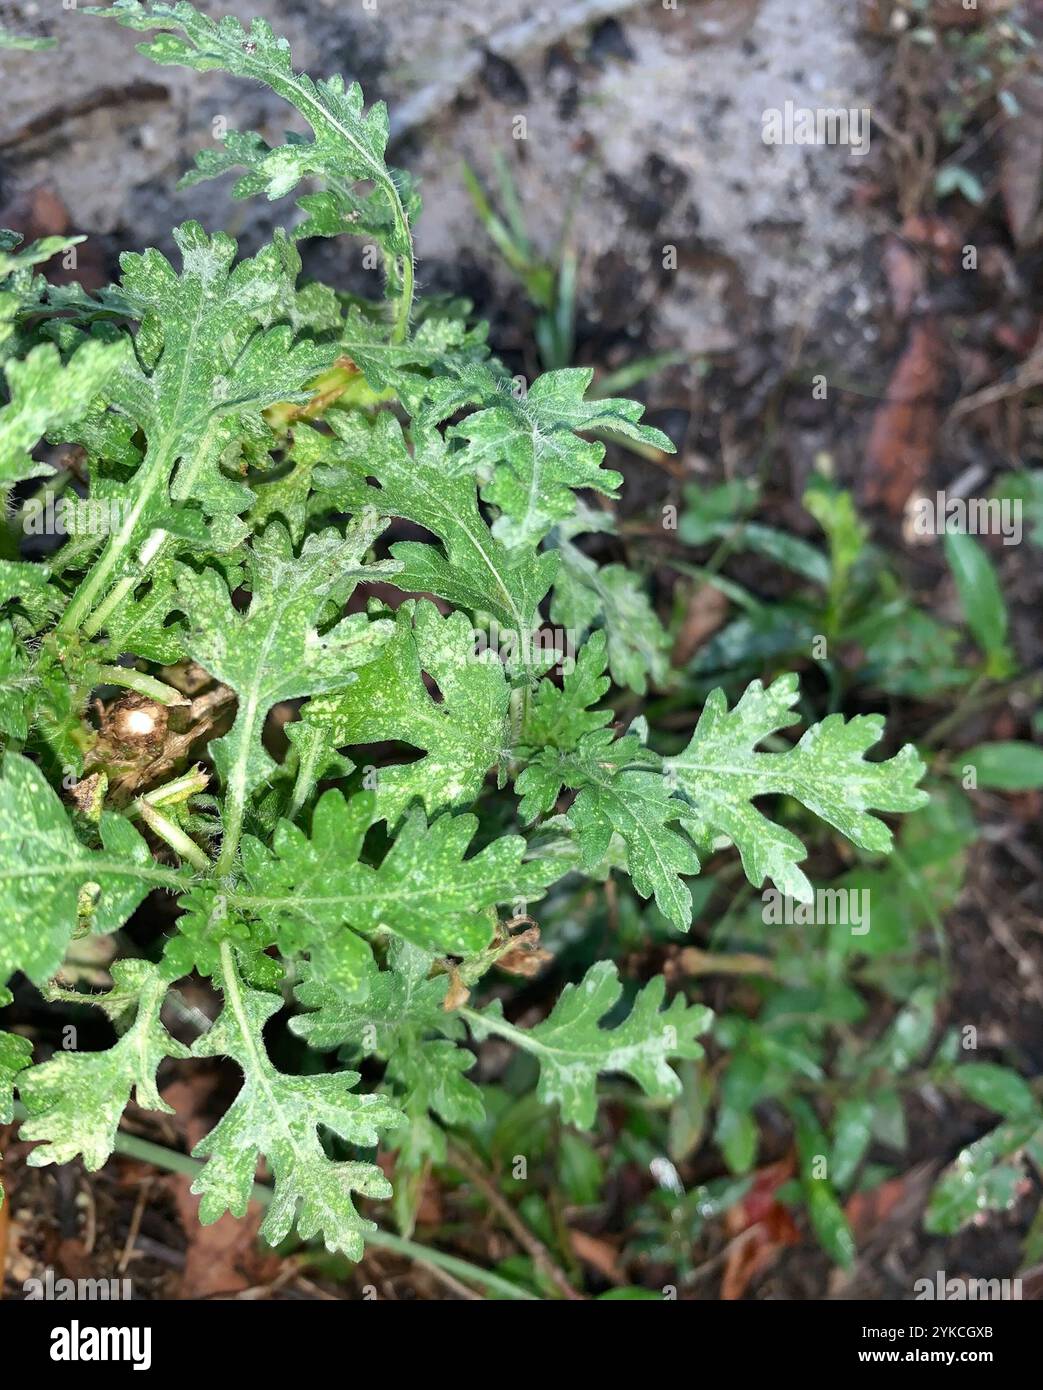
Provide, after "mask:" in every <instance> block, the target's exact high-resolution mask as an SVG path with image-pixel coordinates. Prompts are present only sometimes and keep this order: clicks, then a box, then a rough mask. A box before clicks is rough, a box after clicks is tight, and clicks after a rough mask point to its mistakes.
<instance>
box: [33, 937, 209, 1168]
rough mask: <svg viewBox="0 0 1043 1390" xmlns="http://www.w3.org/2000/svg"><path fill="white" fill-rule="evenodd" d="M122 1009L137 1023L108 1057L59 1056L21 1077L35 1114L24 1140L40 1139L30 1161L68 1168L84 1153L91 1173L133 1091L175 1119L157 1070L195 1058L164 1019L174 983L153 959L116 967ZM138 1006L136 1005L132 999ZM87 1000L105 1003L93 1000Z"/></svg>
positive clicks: (107, 1150)
mask: <svg viewBox="0 0 1043 1390" xmlns="http://www.w3.org/2000/svg"><path fill="white" fill-rule="evenodd" d="M112 978H113V982H114V989H115V992H116V994H117V996H118V1009H119V1012H120V1013H123V1012H124V1011H125V1010H126V1008H127V1007H128V1006H129V1007H130V1008H131V1009H132V1010H133V1012H134V1019H133V1022H132V1023H131V1024H130V1025H129V1027H128V1028H127V1030H126V1032H124V1034H123V1036H122V1037H121V1038H120V1039H119V1041H118V1042H117V1043H116V1044H115V1045H114V1046H113V1047H110V1048H109V1049H108V1051H107V1052H56V1053H55V1054H54V1056H53V1057H51V1058H50V1060H49V1061H47V1062H42V1063H41V1064H40V1065H39V1066H35V1067H30V1068H29V1069H28V1070H27V1071H25V1072H22V1074H21V1075H20V1076H19V1078H18V1090H19V1093H20V1095H21V1098H22V1101H23V1103H24V1105H25V1108H26V1110H27V1112H28V1118H27V1119H26V1120H25V1122H24V1123H23V1125H22V1127H21V1130H20V1131H19V1136H20V1138H22V1139H28V1140H32V1141H42V1142H40V1147H39V1148H36V1149H34V1150H33V1151H32V1153H31V1154H30V1155H29V1163H30V1164H32V1165H33V1166H34V1167H41V1166H43V1165H44V1164H47V1163H68V1162H69V1161H70V1160H71V1159H73V1158H75V1157H76V1156H77V1155H79V1154H82V1155H83V1161H84V1163H85V1164H86V1167H87V1169H88V1171H89V1172H93V1171H94V1170H95V1169H96V1168H100V1167H101V1165H102V1164H103V1163H104V1162H105V1161H106V1160H107V1159H108V1157H109V1155H110V1154H111V1153H112V1150H113V1147H114V1145H115V1142H116V1131H117V1129H118V1128H119V1122H120V1118H121V1116H122V1115H123V1111H124V1110H125V1109H126V1107H127V1105H128V1103H129V1101H130V1097H131V1092H133V1093H134V1095H135V1098H136V1100H137V1103H138V1105H140V1106H142V1107H143V1108H145V1109H147V1110H161V1111H163V1112H164V1113H166V1114H168V1115H169V1114H172V1113H173V1111H172V1110H171V1108H170V1106H169V1105H167V1104H165V1103H164V1101H163V1100H162V1099H161V1097H160V1095H159V1092H158V1091H157V1089H156V1071H157V1069H158V1068H159V1066H160V1065H161V1064H162V1062H163V1061H164V1060H165V1059H166V1058H167V1057H188V1056H189V1051H188V1048H187V1047H184V1046H183V1045H182V1044H181V1043H179V1042H178V1041H177V1040H176V1039H175V1038H172V1037H171V1036H170V1034H169V1033H168V1032H167V1030H166V1029H165V1028H164V1027H163V1024H162V1022H161V1021H160V1011H161V1009H162V1007H163V1001H164V999H165V998H166V994H167V982H166V981H165V980H164V979H163V977H162V976H161V974H160V973H159V971H158V970H157V968H156V967H155V966H154V965H151V964H150V963H149V962H147V961H136V960H127V961H118V962H117V963H116V964H115V965H113V967H112ZM131 1001H133V1002H131ZM85 1002H90V1003H95V1002H98V1003H101V1004H103V1005H104V1004H105V1002H106V1001H105V999H104V997H103V998H102V999H100V1000H94V999H91V998H90V997H89V996H85Z"/></svg>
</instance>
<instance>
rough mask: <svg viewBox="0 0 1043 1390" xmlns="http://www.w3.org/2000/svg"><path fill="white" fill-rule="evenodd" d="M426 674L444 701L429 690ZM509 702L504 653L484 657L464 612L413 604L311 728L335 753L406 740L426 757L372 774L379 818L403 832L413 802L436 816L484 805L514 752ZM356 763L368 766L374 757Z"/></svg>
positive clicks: (316, 705)
mask: <svg viewBox="0 0 1043 1390" xmlns="http://www.w3.org/2000/svg"><path fill="white" fill-rule="evenodd" d="M425 671H426V672H427V674H428V675H429V676H430V677H431V678H432V679H433V680H434V682H435V683H436V685H437V686H438V690H439V692H440V694H441V700H438V701H436V700H435V699H434V698H433V697H432V695H431V694H430V693H429V691H428V689H427V686H426V685H425V684H424V676H423V673H424V672H425ZM508 700H509V691H508V688H507V681H506V677H505V676H504V670H503V665H502V663H501V662H500V660H499V658H498V657H497V655H496V653H495V652H489V653H485V654H483V656H482V657H479V656H478V655H476V653H475V639H474V632H473V629H472V627H471V624H470V623H469V622H468V621H467V618H466V616H465V615H464V614H463V613H453V614H452V615H451V616H450V617H448V618H443V617H441V616H440V615H439V612H438V610H437V608H435V606H434V604H433V603H426V602H421V603H418V604H413V603H404V604H403V605H402V606H401V608H399V610H398V613H397V614H396V621H395V629H394V634H393V635H392V637H391V640H390V641H389V642H388V643H387V645H386V646H385V647H384V649H383V650H382V651H381V652H380V654H379V656H378V657H377V658H376V660H374V661H372V662H370V664H369V665H368V666H366V667H364V668H363V669H362V670H361V671H360V672H359V674H358V679H357V680H356V681H355V682H354V683H353V684H352V685H350V686H348V687H346V689H344V690H342V691H338V692H337V693H336V694H333V695H326V696H320V697H317V698H316V699H313V700H310V701H309V702H308V705H307V707H306V708H305V711H304V720H305V722H306V723H308V724H316V725H318V726H319V727H320V728H321V729H322V731H323V733H324V735H325V738H326V741H327V743H328V745H329V746H330V747H335V748H336V747H341V746H343V745H352V746H353V747H354V746H356V745H359V744H367V743H382V742H384V741H385V740H387V739H396V740H398V741H399V742H401V743H407V744H410V745H412V746H413V747H414V748H420V749H423V751H424V753H425V754H426V756H425V757H423V758H421V759H419V761H416V762H411V763H403V764H396V765H391V766H381V767H379V768H378V769H376V770H375V772H374V773H373V774H372V775H373V776H374V777H375V779H376V793H377V815H378V816H383V817H386V819H387V821H388V823H389V824H391V825H393V824H394V823H395V822H396V821H397V820H398V818H399V816H400V815H401V814H402V812H403V811H404V810H405V808H406V807H407V806H408V805H409V803H410V802H411V801H414V800H417V801H420V802H422V803H423V805H424V808H425V809H426V810H427V812H428V814H432V813H434V812H435V811H438V810H440V809H441V808H442V807H444V806H453V805H456V804H458V803H460V802H463V801H473V800H474V799H475V797H477V795H478V793H479V792H480V791H481V788H482V783H483V782H484V780H485V775H486V773H487V772H488V771H489V769H490V767H492V766H493V764H494V763H496V762H497V761H498V760H499V758H500V757H501V755H502V754H503V752H504V743H505V739H506V729H505V721H506V717H507V705H508ZM354 756H355V761H356V762H358V763H360V764H363V763H365V756H364V754H357V755H354Z"/></svg>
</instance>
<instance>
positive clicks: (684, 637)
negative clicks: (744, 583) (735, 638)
mask: <svg viewBox="0 0 1043 1390" xmlns="http://www.w3.org/2000/svg"><path fill="white" fill-rule="evenodd" d="M727 616H728V600H727V599H726V598H725V596H724V595H723V594H722V593H721V591H720V589H718V588H717V587H716V585H714V584H700V585H699V587H698V588H697V589H696V590H695V592H694V593H693V594H692V596H691V598H690V599H689V600H688V608H687V611H686V612H685V615H684V622H683V623H682V624H681V631H680V632H679V633H678V634H677V641H676V642H675V643H674V654H673V664H674V665H675V666H687V664H688V662H689V661H691V659H692V657H693V656H694V655H695V654H696V652H697V651H698V650H699V648H700V647H701V646H702V645H703V643H704V642H705V641H706V639H707V638H708V637H711V636H712V635H713V634H714V633H715V632H716V631H717V629H718V628H719V627H720V626H721V625H722V623H723V622H724V620H725V618H726V617H727Z"/></svg>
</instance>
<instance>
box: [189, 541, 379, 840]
mask: <svg viewBox="0 0 1043 1390" xmlns="http://www.w3.org/2000/svg"><path fill="white" fill-rule="evenodd" d="M383 525H384V523H383V522H381V521H379V520H378V519H376V518H375V517H363V518H360V519H359V520H358V521H357V522H356V523H354V524H353V525H352V527H351V528H350V530H349V531H348V534H347V535H346V536H342V535H341V534H340V533H339V532H338V531H333V530H330V531H323V532H319V533H317V534H314V535H311V536H309V537H308V539H307V540H306V541H305V543H304V545H303V547H302V549H301V552H300V554H299V555H295V554H294V553H293V547H292V545H291V544H290V538H289V535H288V534H287V532H286V530H285V528H284V527H282V526H281V525H280V524H279V523H278V522H273V523H272V524H271V525H270V526H269V527H268V528H267V530H266V531H265V532H264V533H263V534H262V535H261V536H260V537H258V539H257V540H256V542H255V543H254V546H253V548H252V549H251V551H250V556H249V561H248V568H249V575H248V580H247V583H248V586H249V588H250V590H251V593H252V599H251V602H250V607H249V609H248V610H247V611H246V613H239V612H238V611H237V610H236V608H235V607H234V605H233V603H232V598H231V595H230V593H229V591H228V585H227V583H226V581H225V580H224V578H223V577H222V576H221V575H220V574H219V573H218V572H217V571H216V570H214V569H209V568H208V569H204V570H201V571H199V572H198V573H197V572H196V571H195V570H191V569H189V568H188V566H186V565H183V566H181V568H180V571H179V577H178V593H179V595H180V603H181V606H182V607H183V609H184V611H185V614H186V616H187V619H188V624H189V632H188V635H187V637H186V641H185V645H186V648H187V650H188V652H189V653H190V654H191V656H192V657H193V659H194V660H196V661H198V662H199V664H200V665H201V666H203V667H204V668H205V669H206V670H207V671H209V672H210V673H211V674H212V675H214V676H216V677H217V679H218V680H221V681H224V683H225V684H226V685H230V686H231V687H232V689H233V690H234V691H235V692H236V694H237V695H238V696H239V709H238V713H237V715H236V719H235V723H234V724H233V726H232V729H231V732H230V733H228V734H226V735H225V736H224V737H223V738H221V739H218V740H217V741H216V742H215V743H212V744H211V745H210V753H211V756H212V757H213V758H214V762H215V764H216V766H217V769H218V771H219V772H220V773H221V776H222V778H223V779H224V782H225V786H226V788H227V791H228V796H229V798H230V800H231V803H232V805H233V807H238V808H239V811H241V808H242V805H243V803H244V802H245V800H246V798H247V797H248V796H249V795H250V793H251V792H253V791H254V790H255V789H256V788H257V787H258V786H260V785H261V784H262V783H263V782H264V781H265V780H266V779H267V778H268V777H270V776H271V774H272V772H274V770H275V766H276V765H275V763H274V761H273V760H272V758H271V757H270V756H269V755H268V753H267V752H266V751H265V749H264V747H263V746H262V744H261V730H262V728H263V726H264V721H265V719H266V717H267V715H268V711H269V710H270V709H271V708H272V706H273V705H274V704H276V703H277V702H278V701H279V700H290V699H294V698H296V697H299V696H302V695H311V694H314V693H315V692H317V691H327V690H334V689H337V688H338V687H340V686H343V685H345V684H346V683H347V682H349V681H350V680H351V679H352V678H353V674H354V671H355V668H356V667H359V666H362V665H364V664H365V663H366V662H367V661H371V660H372V659H373V658H374V656H376V654H377V652H378V651H379V649H380V647H381V646H382V644H383V643H384V642H385V641H386V640H387V638H388V637H389V636H390V633H391V624H390V623H388V622H373V623H371V622H370V621H369V620H368V619H367V618H366V616H365V614H362V613H356V614H353V615H351V616H350V617H347V618H342V619H341V620H340V621H339V622H337V623H335V624H334V625H333V626H331V627H329V628H328V629H327V630H324V631H322V632H320V631H319V628H318V621H319V617H320V614H321V612H322V610H323V607H324V605H325V603H326V602H327V601H328V600H332V599H334V598H335V599H336V601H337V603H338V604H339V605H343V603H344V602H345V601H346V599H347V597H348V595H349V594H350V592H351V590H352V589H353V588H354V587H355V584H356V582H357V581H358V580H360V579H365V578H368V577H369V576H371V575H372V576H374V577H376V576H378V575H380V574H383V573H386V572H387V570H388V568H389V567H388V566H386V565H384V566H379V565H373V566H366V565H364V563H363V557H364V555H365V553H366V551H367V550H368V549H369V547H370V545H371V544H372V542H373V539H374V538H375V536H377V535H378V534H379V532H380V531H381V530H382V529H383ZM237 813H238V812H237ZM229 829H231V832H232V833H233V834H235V833H236V830H237V827H235V826H234V825H233V826H231V827H228V826H226V833H227V832H228V831H229Z"/></svg>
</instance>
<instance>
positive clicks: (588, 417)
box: [449, 367, 674, 548]
mask: <svg viewBox="0 0 1043 1390" xmlns="http://www.w3.org/2000/svg"><path fill="white" fill-rule="evenodd" d="M593 377H594V371H593V368H591V367H567V368H564V369H562V370H560V371H553V372H545V373H544V374H543V376H540V377H537V379H536V380H535V381H534V382H533V384H532V386H531V387H530V388H529V389H528V391H527V392H526V393H525V394H524V395H522V396H518V395H516V394H515V393H514V392H513V391H512V390H511V389H510V387H511V386H512V385H513V383H511V382H509V381H508V382H506V383H505V382H500V381H497V380H495V379H493V378H492V377H491V374H490V375H489V387H490V388H491V389H487V390H486V391H483V392H481V395H480V397H479V399H480V401H481V403H482V404H485V402H486V401H487V400H488V399H489V397H490V395H491V397H492V400H493V403H492V404H490V405H487V406H486V408H485V409H482V410H479V411H477V412H475V413H474V414H471V415H469V416H468V417H467V418H466V419H465V420H464V421H463V422H462V423H461V424H459V425H454V426H453V427H452V428H451V429H450V430H449V436H450V438H453V439H463V440H466V441H467V442H466V445H465V447H464V449H463V450H462V451H461V452H460V453H459V454H456V455H454V456H453V465H454V468H456V469H457V470H463V469H466V470H467V471H468V472H471V473H474V474H476V475H477V476H478V477H479V478H482V479H483V480H484V486H483V489H482V496H483V497H484V498H485V500H486V501H487V502H489V503H491V504H492V505H493V506H495V507H498V508H499V511H500V515H499V517H498V519H497V521H496V523H495V524H494V526H493V534H494V535H495V536H496V537H497V539H498V540H501V541H503V542H504V544H505V545H507V546H510V547H512V548H514V547H523V546H529V547H531V546H534V545H536V544H538V543H539V541H541V540H542V539H543V537H544V536H545V535H546V534H547V532H548V531H549V530H550V529H551V527H552V526H553V525H554V524H555V523H556V522H558V521H562V520H564V519H565V518H566V517H568V516H571V515H572V513H573V511H574V510H575V506H576V499H575V496H574V495H573V490H574V489H576V488H593V489H595V490H596V491H598V492H602V493H606V494H608V495H609V496H614V495H615V494H616V490H617V489H618V487H619V485H620V483H621V482H622V481H623V480H622V477H621V475H620V474H619V473H615V472H612V471H611V470H609V469H602V467H601V464H602V461H603V459H604V457H605V446H604V444H602V443H600V442H595V441H589V440H584V439H580V438H579V437H578V436H577V434H576V433H575V431H577V430H586V431H590V430H609V431H611V432H613V433H616V434H619V435H622V436H624V437H626V438H630V439H637V440H640V441H641V442H642V443H644V444H649V445H652V446H654V447H655V448H659V449H664V450H665V451H666V452H668V453H673V452H674V446H673V444H672V443H671V442H670V440H669V439H668V438H667V437H666V435H664V434H662V433H661V432H660V431H659V430H655V429H650V428H649V427H648V426H645V425H639V424H638V423H637V422H638V420H639V419H640V417H641V415H642V414H643V413H644V410H643V407H642V406H640V405H639V404H637V402H636V401H628V400H613V399H608V400H593V401H588V400H585V399H584V397H585V395H586V392H587V389H588V388H589V386H590V383H591V381H592V380H593ZM472 379H476V375H473V376H472Z"/></svg>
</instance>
